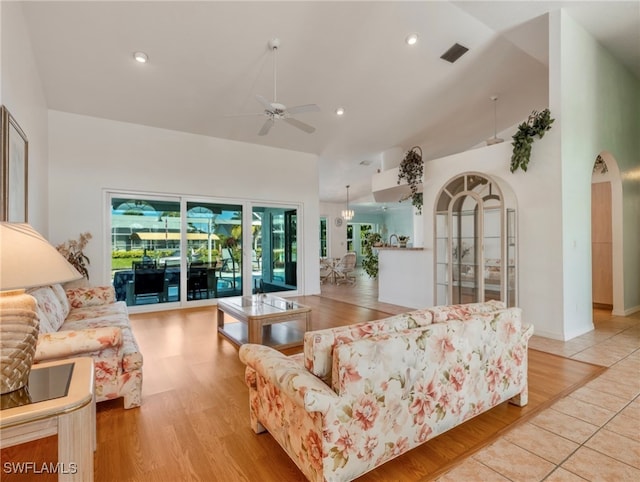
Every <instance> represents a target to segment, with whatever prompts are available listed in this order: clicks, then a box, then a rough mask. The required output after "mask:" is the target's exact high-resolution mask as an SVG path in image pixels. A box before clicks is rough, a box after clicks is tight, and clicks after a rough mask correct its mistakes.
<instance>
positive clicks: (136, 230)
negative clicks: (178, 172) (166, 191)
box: [109, 193, 299, 306]
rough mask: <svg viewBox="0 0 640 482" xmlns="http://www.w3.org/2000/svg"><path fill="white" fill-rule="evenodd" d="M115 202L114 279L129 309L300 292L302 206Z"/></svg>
mask: <svg viewBox="0 0 640 482" xmlns="http://www.w3.org/2000/svg"><path fill="white" fill-rule="evenodd" d="M109 202H110V214H111V218H110V220H111V280H112V283H113V286H114V288H115V291H116V297H117V299H118V300H122V301H126V302H127V305H129V306H141V305H154V304H166V303H174V304H176V305H177V306H180V304H206V303H207V300H213V299H216V298H222V297H228V296H239V295H243V294H244V295H247V294H251V293H259V292H282V291H295V290H297V288H298V269H299V266H298V243H297V240H298V210H297V208H295V207H289V206H287V207H277V206H251V204H250V203H249V202H243V203H237V204H233V203H222V202H216V201H215V200H211V199H195V198H185V197H180V196H148V195H135V194H122V193H112V194H111V195H110V197H109ZM249 211H250V212H251V221H250V222H249V220H245V219H244V218H243V213H244V212H249ZM245 223H246V224H245ZM243 225H244V229H243ZM249 226H251V229H250V231H247V230H248V227H249ZM244 246H250V250H249V251H246V252H245V250H244V249H243V247H244ZM249 254H250V256H251V257H250V258H249Z"/></svg>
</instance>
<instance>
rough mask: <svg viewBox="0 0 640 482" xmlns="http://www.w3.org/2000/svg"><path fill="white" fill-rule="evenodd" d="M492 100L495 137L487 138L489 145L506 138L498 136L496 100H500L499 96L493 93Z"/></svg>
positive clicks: (498, 142)
mask: <svg viewBox="0 0 640 482" xmlns="http://www.w3.org/2000/svg"><path fill="white" fill-rule="evenodd" d="M491 100H492V101H493V137H491V138H490V139H487V145H488V146H492V145H494V144H500V143H501V142H504V139H501V138H499V137H498V127H497V120H496V119H497V118H496V102H498V96H497V95H492V96H491Z"/></svg>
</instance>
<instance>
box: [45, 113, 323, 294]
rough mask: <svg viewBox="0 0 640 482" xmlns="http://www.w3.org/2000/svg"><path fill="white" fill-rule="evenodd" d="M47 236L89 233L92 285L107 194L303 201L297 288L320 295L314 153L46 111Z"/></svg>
mask: <svg viewBox="0 0 640 482" xmlns="http://www.w3.org/2000/svg"><path fill="white" fill-rule="evenodd" d="M49 131H50V142H49V147H50V152H49V157H50V162H51V177H50V196H49V201H50V209H51V238H52V240H53V241H55V242H62V241H65V240H67V239H69V238H70V237H77V236H78V234H79V233H80V232H84V231H89V232H91V233H92V234H93V236H94V238H93V239H92V241H91V242H90V243H89V246H88V248H87V255H88V256H89V258H90V259H91V266H90V276H91V281H92V282H93V283H98V282H102V283H104V282H108V281H109V278H108V273H109V267H108V266H106V264H107V261H108V256H106V255H105V253H108V252H109V246H110V245H109V242H110V241H109V233H108V232H107V230H106V226H107V224H108V223H107V221H108V220H107V219H106V218H107V214H106V213H107V209H106V208H105V191H106V190H124V191H142V192H148V193H168V194H186V195H192V196H211V197H216V198H225V199H229V200H230V201H242V200H256V201H264V202H269V201H271V202H284V203H286V202H289V203H302V213H301V214H302V216H301V217H300V219H301V221H302V229H303V233H302V239H301V240H300V241H299V244H298V246H299V249H303V250H304V254H303V259H304V263H301V265H302V267H303V268H304V272H303V273H302V276H301V278H300V279H301V280H304V284H302V283H299V289H300V290H301V291H303V292H304V294H311V293H317V292H319V291H320V282H319V265H318V250H319V227H318V217H319V214H320V213H319V204H318V174H317V172H318V171H317V158H316V156H314V155H310V154H304V153H300V152H293V151H288V150H284V149H275V148H270V147H265V146H259V145H256V144H247V143H242V142H234V141H228V140H223V139H217V138H212V137H205V136H199V135H193V134H187V133H183V132H176V131H170V130H165V129H157V128H152V127H146V126H142V125H136V124H128V123H124V122H115V121H110V120H106V119H98V118H94V117H87V116H80V115H76V114H69V113H64V112H58V111H49Z"/></svg>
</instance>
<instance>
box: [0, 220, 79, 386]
mask: <svg viewBox="0 0 640 482" xmlns="http://www.w3.org/2000/svg"><path fill="white" fill-rule="evenodd" d="M79 278H82V275H81V274H80V273H79V272H78V271H77V270H76V269H75V268H74V267H73V266H71V264H69V262H68V261H67V260H66V259H64V257H63V256H62V255H61V254H60V253H58V251H57V250H56V248H54V247H53V246H51V244H49V243H48V242H47V240H46V239H44V238H43V237H42V235H40V234H39V233H38V232H37V231H36V230H34V229H33V228H32V227H31V226H30V225H28V224H23V223H7V222H0V350H1V355H0V394H5V393H9V392H13V391H14V390H19V389H21V388H23V387H24V386H25V385H26V383H27V381H28V379H29V373H30V371H31V365H32V363H33V356H34V354H35V351H36V342H37V341H38V331H39V330H38V328H39V320H38V315H37V313H36V300H35V298H34V297H33V296H31V295H29V294H27V293H25V289H26V288H32V287H35V286H45V285H50V284H55V283H64V282H66V281H72V280H76V279H79Z"/></svg>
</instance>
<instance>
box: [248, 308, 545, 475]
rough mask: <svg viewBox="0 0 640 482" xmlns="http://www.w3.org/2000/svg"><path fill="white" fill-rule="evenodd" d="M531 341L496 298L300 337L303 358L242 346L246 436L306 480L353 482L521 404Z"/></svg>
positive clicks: (514, 313) (517, 314) (516, 316)
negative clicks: (492, 412) (260, 438)
mask: <svg viewBox="0 0 640 482" xmlns="http://www.w3.org/2000/svg"><path fill="white" fill-rule="evenodd" d="M532 333H533V327H532V326H527V325H524V324H523V323H522V321H521V310H520V309H519V308H505V306H504V304H503V303H502V302H495V301H492V302H487V303H475V304H468V305H452V306H439V307H432V308H426V309H423V310H417V311H412V312H408V313H403V314H401V315H396V316H392V317H389V318H385V319H382V320H377V321H372V322H367V323H359V324H355V325H350V326H343V327H339V328H334V329H328V330H318V331H311V332H307V333H306V334H305V338H304V354H303V355H293V356H285V355H283V354H282V353H280V352H278V351H276V350H273V349H271V348H269V347H266V346H262V345H255V344H245V345H243V346H241V347H240V359H241V360H242V361H243V362H244V363H245V364H246V365H247V367H246V373H245V380H246V383H247V385H248V387H249V406H250V421H251V427H252V428H253V430H254V431H255V432H256V433H260V432H263V431H264V430H268V431H269V433H270V434H271V435H272V436H273V437H274V438H275V439H276V440H277V441H278V443H279V444H280V445H281V446H282V448H283V449H284V450H285V451H286V452H287V454H288V455H289V456H290V457H291V459H292V460H293V461H294V462H295V463H296V465H297V466H298V468H299V469H300V470H301V471H302V472H303V473H304V475H305V476H306V477H307V478H308V479H309V480H311V481H323V480H326V481H348V480H352V479H355V478H356V477H358V476H360V475H362V474H364V473H366V472H368V471H370V470H372V469H374V468H375V467H377V466H379V465H381V464H383V463H384V462H386V461H388V460H390V459H392V458H394V457H397V456H399V455H401V454H403V453H405V452H406V451H408V450H411V449H412V448H414V447H416V446H418V445H420V444H422V443H424V442H426V441H427V440H429V439H432V438H433V437H435V436H437V435H439V434H441V433H443V432H445V431H447V430H449V429H451V428H453V427H455V426H456V425H458V424H461V423H463V422H464V421H466V420H468V419H470V418H472V417H474V416H476V415H478V414H480V413H482V412H484V411H486V410H489V409H490V408H492V407H495V406H496V405H498V404H500V403H502V402H505V401H507V400H510V401H511V402H512V403H514V404H516V405H519V406H524V405H526V404H527V393H528V392H527V345H528V340H529V338H530V336H531V335H532Z"/></svg>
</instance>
